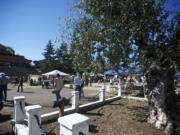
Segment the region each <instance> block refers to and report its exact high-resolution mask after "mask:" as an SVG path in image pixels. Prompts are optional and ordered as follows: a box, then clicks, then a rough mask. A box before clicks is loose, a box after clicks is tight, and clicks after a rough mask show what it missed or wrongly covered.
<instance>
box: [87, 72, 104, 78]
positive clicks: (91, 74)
mask: <svg viewBox="0 0 180 135" xmlns="http://www.w3.org/2000/svg"><path fill="white" fill-rule="evenodd" d="M89 76H98V77H102V76H104V75H103V74H100V73H95V72H91V73H89Z"/></svg>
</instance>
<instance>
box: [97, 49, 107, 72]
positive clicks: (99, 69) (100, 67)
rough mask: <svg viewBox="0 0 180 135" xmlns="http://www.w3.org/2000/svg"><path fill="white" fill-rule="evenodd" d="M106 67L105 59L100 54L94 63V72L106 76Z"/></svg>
mask: <svg viewBox="0 0 180 135" xmlns="http://www.w3.org/2000/svg"><path fill="white" fill-rule="evenodd" d="M105 66H106V63H105V58H104V57H103V56H102V55H101V54H100V52H98V53H97V56H96V60H95V63H94V71H95V72H97V73H102V74H104V71H105Z"/></svg>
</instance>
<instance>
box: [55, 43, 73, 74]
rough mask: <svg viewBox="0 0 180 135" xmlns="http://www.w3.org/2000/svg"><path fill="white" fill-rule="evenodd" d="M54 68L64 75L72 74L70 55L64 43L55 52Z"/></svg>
mask: <svg viewBox="0 0 180 135" xmlns="http://www.w3.org/2000/svg"><path fill="white" fill-rule="evenodd" d="M56 67H57V69H59V70H61V71H64V72H66V73H73V69H72V60H71V53H70V51H69V50H68V48H67V43H65V42H62V44H61V46H60V47H59V48H58V49H57V50H56Z"/></svg>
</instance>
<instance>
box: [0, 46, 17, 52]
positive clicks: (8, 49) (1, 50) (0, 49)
mask: <svg viewBox="0 0 180 135" xmlns="http://www.w3.org/2000/svg"><path fill="white" fill-rule="evenodd" d="M0 54H1V55H15V51H14V50H13V49H12V48H11V47H8V46H4V45H2V44H0Z"/></svg>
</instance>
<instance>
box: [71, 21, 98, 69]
mask: <svg viewBox="0 0 180 135" xmlns="http://www.w3.org/2000/svg"><path fill="white" fill-rule="evenodd" d="M90 26H91V22H89V20H88V18H82V19H80V22H79V23H76V24H75V26H74V31H73V34H72V41H71V44H70V50H71V54H72V57H71V58H72V62H73V68H74V70H75V71H79V72H84V71H90V70H91V68H92V64H93V60H94V53H95V48H94V43H93V42H92V41H91V40H89V39H88V38H91V36H92V35H91V34H92V30H90V29H91V28H90Z"/></svg>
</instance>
